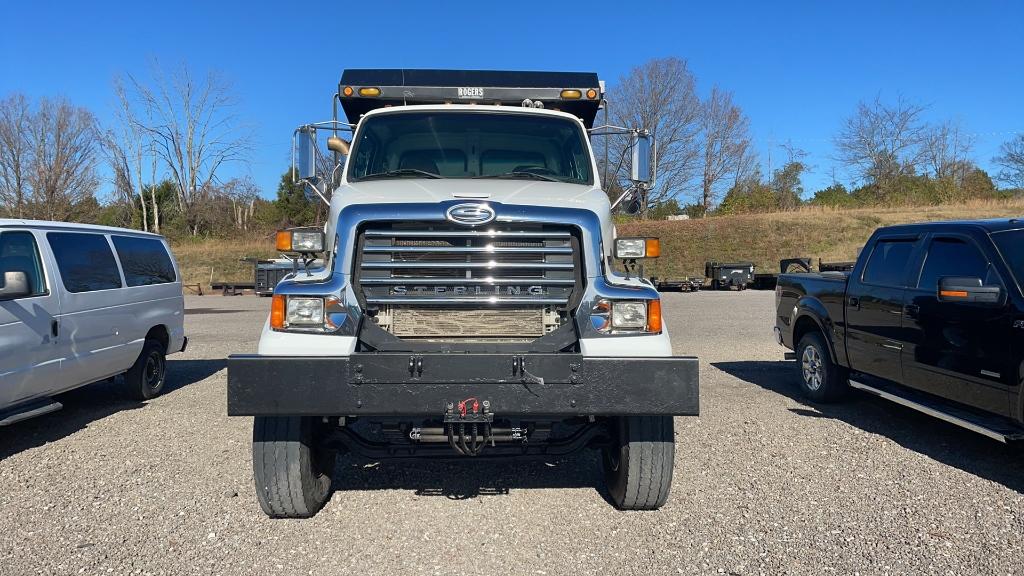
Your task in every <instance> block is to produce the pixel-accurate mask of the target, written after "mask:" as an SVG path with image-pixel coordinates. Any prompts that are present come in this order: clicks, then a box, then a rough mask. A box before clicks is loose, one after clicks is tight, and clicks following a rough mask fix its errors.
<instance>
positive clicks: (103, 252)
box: [46, 232, 121, 292]
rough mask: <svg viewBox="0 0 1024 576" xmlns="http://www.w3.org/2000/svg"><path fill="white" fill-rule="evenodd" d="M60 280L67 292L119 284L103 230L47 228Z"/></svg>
mask: <svg viewBox="0 0 1024 576" xmlns="http://www.w3.org/2000/svg"><path fill="white" fill-rule="evenodd" d="M46 240H47V241H48V242H49V243H50V249H51V250H53V256H54V258H56V260H57V269H58V270H60V277H61V280H62V281H63V282H64V288H65V289H67V291H68V292H93V291H96V290H109V289H111V288H120V287H121V274H120V273H119V272H118V270H117V262H116V261H115V260H114V253H113V252H111V251H110V244H108V243H107V238H106V237H105V236H103V235H102V234H88V233H79V232H49V233H47V234H46Z"/></svg>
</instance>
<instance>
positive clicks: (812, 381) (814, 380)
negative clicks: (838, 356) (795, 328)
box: [796, 332, 849, 402]
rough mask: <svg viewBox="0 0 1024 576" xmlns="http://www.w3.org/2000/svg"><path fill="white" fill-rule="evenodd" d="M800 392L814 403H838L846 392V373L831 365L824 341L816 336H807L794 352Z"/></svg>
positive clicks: (847, 386) (818, 334) (820, 336)
mask: <svg viewBox="0 0 1024 576" xmlns="http://www.w3.org/2000/svg"><path fill="white" fill-rule="evenodd" d="M796 357H797V370H798V371H799V375H800V392H802V393H803V395H804V396H805V397H806V398H807V399H808V400H811V401H814V402H835V401H837V400H841V399H842V398H843V396H845V395H846V392H847V390H848V388H849V384H848V382H847V374H846V371H845V370H844V369H843V368H842V367H840V366H837V365H836V364H835V363H833V362H832V357H831V355H830V354H829V351H828V346H826V345H825V339H824V338H823V337H822V335H821V334H820V333H818V332H809V333H808V334H806V335H804V337H803V338H801V339H800V343H799V344H798V345H797V349H796Z"/></svg>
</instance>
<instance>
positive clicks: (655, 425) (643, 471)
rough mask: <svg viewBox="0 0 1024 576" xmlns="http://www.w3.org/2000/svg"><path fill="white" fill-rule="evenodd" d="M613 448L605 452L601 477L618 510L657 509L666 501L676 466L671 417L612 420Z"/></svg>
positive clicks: (636, 417)
mask: <svg viewBox="0 0 1024 576" xmlns="http://www.w3.org/2000/svg"><path fill="white" fill-rule="evenodd" d="M610 424H611V427H612V433H613V439H612V445H611V446H610V447H608V448H605V449H604V451H603V452H604V454H603V458H602V459H603V461H604V477H605V482H606V483H607V485H608V494H609V496H610V497H611V500H612V503H614V504H615V506H616V507H617V508H619V509H621V510H657V509H658V508H661V507H662V506H663V505H664V504H665V502H666V501H667V500H668V495H669V492H670V491H671V488H672V467H673V465H674V464H675V446H676V445H675V433H674V431H673V424H672V417H671V416H624V417H618V418H614V419H612V420H611V422H610Z"/></svg>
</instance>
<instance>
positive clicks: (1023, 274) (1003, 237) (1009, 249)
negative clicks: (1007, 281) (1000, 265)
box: [992, 230, 1024, 286]
mask: <svg viewBox="0 0 1024 576" xmlns="http://www.w3.org/2000/svg"><path fill="white" fill-rule="evenodd" d="M992 240H993V241H994V242H995V243H996V246H997V247H998V248H999V252H1000V253H1002V255H1003V259H1005V260H1006V264H1007V265H1008V266H1009V267H1010V272H1012V273H1013V276H1014V278H1016V280H1017V285H1018V286H1020V285H1021V282H1022V281H1024V230H1007V231H1005V232H996V233H995V234H993V235H992Z"/></svg>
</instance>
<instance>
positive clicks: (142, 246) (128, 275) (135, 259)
mask: <svg viewBox="0 0 1024 576" xmlns="http://www.w3.org/2000/svg"><path fill="white" fill-rule="evenodd" d="M110 239H111V240H113V241H114V249H115V250H117V258H118V260H120V261H121V269H122V270H124V281H125V282H126V283H127V284H128V285H129V286H148V285H150V284H166V283H168V282H174V280H175V279H176V278H175V275H174V265H172V264H171V257H170V256H168V255H167V250H166V249H165V248H164V243H163V242H161V241H159V240H154V239H151V238H137V237H134V236H111V237H110Z"/></svg>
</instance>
